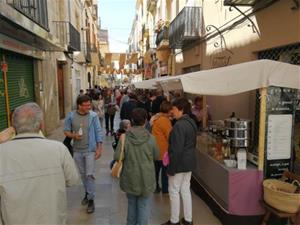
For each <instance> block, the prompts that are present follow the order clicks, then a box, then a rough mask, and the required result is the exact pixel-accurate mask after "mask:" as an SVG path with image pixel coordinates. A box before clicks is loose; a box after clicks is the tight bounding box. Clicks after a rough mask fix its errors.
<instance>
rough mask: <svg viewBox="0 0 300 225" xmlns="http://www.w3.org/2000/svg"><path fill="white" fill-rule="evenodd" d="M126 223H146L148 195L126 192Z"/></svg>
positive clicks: (148, 209) (147, 217)
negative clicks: (142, 195)
mask: <svg viewBox="0 0 300 225" xmlns="http://www.w3.org/2000/svg"><path fill="white" fill-rule="evenodd" d="M127 199H128V210H127V225H148V219H149V214H150V202H149V200H150V197H141V196H136V195H132V194H127Z"/></svg>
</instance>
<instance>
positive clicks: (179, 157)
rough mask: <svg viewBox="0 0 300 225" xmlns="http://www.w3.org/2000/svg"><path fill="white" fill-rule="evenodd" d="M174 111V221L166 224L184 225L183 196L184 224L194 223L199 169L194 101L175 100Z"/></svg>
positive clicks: (171, 179) (171, 148)
mask: <svg viewBox="0 0 300 225" xmlns="http://www.w3.org/2000/svg"><path fill="white" fill-rule="evenodd" d="M172 106H173V107H172V113H173V116H174V118H175V119H176V120H177V122H176V123H175V125H174V127H173V129H172V131H171V133H170V137H169V149H168V153H169V160H170V163H169V165H168V168H167V173H168V175H169V196H170V203H171V216H170V220H169V221H168V222H166V223H164V224H162V225H180V219H179V214H180V195H181V198H182V202H183V211H184V218H182V220H181V224H183V225H192V224H193V222H192V196H191V191H190V181H191V175H192V171H193V170H194V169H195V168H196V139H197V126H196V123H195V121H194V120H193V119H192V118H191V117H190V116H189V115H190V114H191V104H190V103H189V101H188V100H187V99H186V98H180V99H176V100H175V101H174V102H173V103H172Z"/></svg>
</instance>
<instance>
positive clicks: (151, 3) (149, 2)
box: [147, 0, 157, 13]
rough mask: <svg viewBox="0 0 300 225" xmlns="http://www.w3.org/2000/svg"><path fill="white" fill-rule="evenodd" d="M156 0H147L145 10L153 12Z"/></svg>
mask: <svg viewBox="0 0 300 225" xmlns="http://www.w3.org/2000/svg"><path fill="white" fill-rule="evenodd" d="M156 4H157V0H147V10H148V11H149V12H151V13H154V12H155V9H156Z"/></svg>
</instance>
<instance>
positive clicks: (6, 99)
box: [1, 55, 11, 127]
mask: <svg viewBox="0 0 300 225" xmlns="http://www.w3.org/2000/svg"><path fill="white" fill-rule="evenodd" d="M7 69H8V65H7V63H6V61H5V56H4V55H3V56H2V62H1V71H2V73H3V81H4V94H5V106H6V118H7V125H8V127H10V126H11V123H10V107H9V96H8V86H7Z"/></svg>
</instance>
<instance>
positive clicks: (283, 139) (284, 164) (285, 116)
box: [264, 87, 297, 178]
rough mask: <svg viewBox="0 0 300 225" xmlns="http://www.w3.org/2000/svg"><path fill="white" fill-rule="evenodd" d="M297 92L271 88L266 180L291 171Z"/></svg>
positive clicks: (268, 105) (269, 89)
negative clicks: (285, 171)
mask: <svg viewBox="0 0 300 225" xmlns="http://www.w3.org/2000/svg"><path fill="white" fill-rule="evenodd" d="M296 101H297V91H296V90H295V89H291V88H282V87H269V88H268V92H267V111H266V134H265V138H266V142H265V143H266V145H265V163H264V176H265V178H279V177H281V176H282V173H283V171H284V170H290V168H291V166H292V165H291V163H292V162H291V158H292V149H293V144H292V143H293V142H292V140H293V135H294V133H293V129H294V118H295V111H296Z"/></svg>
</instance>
